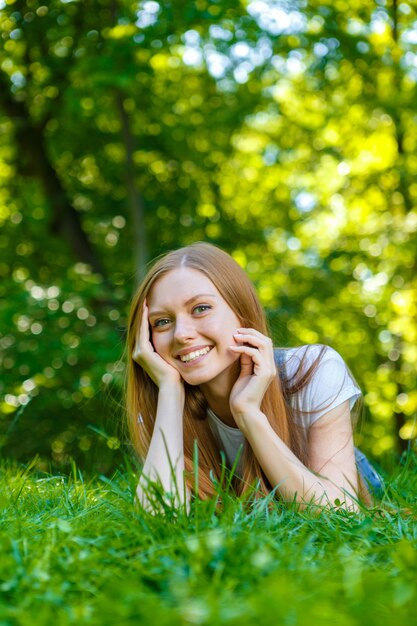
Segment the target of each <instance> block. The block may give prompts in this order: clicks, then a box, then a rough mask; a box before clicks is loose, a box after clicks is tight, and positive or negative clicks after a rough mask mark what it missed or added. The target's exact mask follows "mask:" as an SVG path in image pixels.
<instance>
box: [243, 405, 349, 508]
mask: <svg viewBox="0 0 417 626" xmlns="http://www.w3.org/2000/svg"><path fill="white" fill-rule="evenodd" d="M242 430H243V432H244V434H245V437H246V438H247V439H248V441H249V443H250V445H251V447H252V450H253V452H254V454H255V456H256V458H257V459H258V461H259V463H260V465H261V467H262V469H263V471H264V472H265V474H266V476H267V478H268V480H269V482H270V483H271V485H272V486H273V487H275V486H276V485H278V491H279V493H280V494H281V496H282V497H283V499H284V500H285V501H287V502H292V501H293V500H294V499H295V501H296V502H298V503H299V504H300V508H305V506H306V505H307V504H308V503H310V502H313V503H314V504H317V505H319V506H321V507H323V506H324V507H329V506H334V501H335V500H336V499H338V500H339V501H340V502H341V503H342V505H343V507H344V508H346V509H348V510H358V506H357V503H356V502H355V497H356V494H355V490H354V488H352V486H351V485H349V484H347V483H346V484H345V485H335V484H334V483H333V482H332V481H331V480H329V479H327V478H325V477H322V476H317V475H316V474H314V472H312V471H311V470H309V469H308V468H307V467H306V466H305V465H304V464H303V463H302V462H301V461H300V459H298V457H296V455H295V454H294V453H293V452H292V450H290V448H288V446H286V445H285V443H284V442H283V441H282V439H280V437H279V436H278V435H277V434H276V433H275V431H274V430H273V428H272V426H271V425H270V424H269V422H268V420H267V418H266V416H265V415H264V414H263V413H261V412H258V413H257V414H256V415H255V414H254V415H252V416H251V419H246V420H245V427H244V428H243V429H242ZM349 494H351V495H352V496H353V498H351V497H350V496H349Z"/></svg>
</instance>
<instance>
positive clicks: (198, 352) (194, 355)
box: [180, 346, 210, 363]
mask: <svg viewBox="0 0 417 626" xmlns="http://www.w3.org/2000/svg"><path fill="white" fill-rule="evenodd" d="M207 352H210V348H209V347H208V346H207V348H202V350H196V351H195V352H190V353H189V354H184V356H180V359H181V361H182V362H183V363H188V361H192V360H193V359H196V358H197V357H198V356H202V355H203V354H207Z"/></svg>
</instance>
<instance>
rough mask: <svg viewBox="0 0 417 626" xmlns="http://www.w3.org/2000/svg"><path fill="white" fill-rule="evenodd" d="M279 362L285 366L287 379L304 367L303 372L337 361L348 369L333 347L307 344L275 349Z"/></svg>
mask: <svg viewBox="0 0 417 626" xmlns="http://www.w3.org/2000/svg"><path fill="white" fill-rule="evenodd" d="M275 352H276V354H277V357H278V358H277V360H278V361H279V362H280V363H282V364H285V366H286V369H287V377H291V376H292V375H293V374H294V373H295V372H296V371H297V370H298V369H299V368H300V365H303V370H304V371H306V370H308V369H310V367H312V366H313V365H314V364H315V363H317V365H319V364H321V363H325V362H328V361H335V362H337V363H339V364H341V365H344V366H345V367H346V364H345V361H344V359H343V357H342V356H341V355H340V354H339V352H337V351H336V350H335V349H334V348H332V347H331V346H328V345H325V344H316V343H314V344H307V345H301V346H296V347H292V348H275Z"/></svg>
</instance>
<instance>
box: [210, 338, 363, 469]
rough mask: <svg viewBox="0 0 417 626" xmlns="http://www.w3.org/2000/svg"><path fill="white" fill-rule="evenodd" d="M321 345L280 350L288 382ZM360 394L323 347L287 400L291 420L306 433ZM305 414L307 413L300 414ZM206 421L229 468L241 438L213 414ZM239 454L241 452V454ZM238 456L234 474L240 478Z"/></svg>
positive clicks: (334, 354)
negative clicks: (309, 374)
mask: <svg viewBox="0 0 417 626" xmlns="http://www.w3.org/2000/svg"><path fill="white" fill-rule="evenodd" d="M321 349H322V346H316V345H311V346H301V347H299V348H288V349H286V350H285V351H284V359H285V368H286V377H287V378H289V379H290V380H291V378H292V376H293V375H294V374H295V372H296V371H297V368H298V366H299V365H300V362H301V359H302V358H303V356H305V361H304V367H303V369H304V371H305V370H306V369H308V368H309V367H310V365H312V364H313V362H314V361H315V359H316V358H317V357H318V355H319V353H320V350H321ZM360 395H361V391H360V389H359V387H358V386H357V385H356V383H355V382H354V380H353V379H352V377H351V375H350V373H349V370H348V369H347V367H346V364H345V362H344V360H343V359H342V357H341V356H340V354H339V353H338V352H336V350H333V348H330V347H328V346H326V348H325V351H324V353H323V354H322V357H321V360H320V362H319V365H318V367H317V369H316V370H315V372H314V374H313V375H312V377H311V378H310V380H309V382H308V383H307V384H306V385H305V386H304V387H303V388H302V389H301V390H300V391H299V392H297V393H296V394H294V395H293V396H292V397H291V398H290V402H291V406H292V408H293V411H294V420H295V421H296V422H297V423H298V424H300V425H301V426H302V427H303V428H304V429H306V431H307V430H308V428H309V427H310V426H311V425H312V424H314V422H315V421H317V420H318V419H319V418H320V417H321V416H322V415H324V414H325V413H327V412H328V411H330V410H331V409H334V408H335V407H337V406H339V404H342V402H345V401H346V400H349V403H350V408H352V407H353V405H354V403H355V402H356V400H357V399H358V397H359V396H360ZM303 411H308V413H307V414H306V413H303ZM207 418H208V421H209V424H210V427H211V429H212V431H213V434H214V436H215V437H216V439H217V440H218V442H219V445H220V449H221V450H223V451H224V453H225V455H226V459H227V465H228V467H232V465H233V463H234V461H235V459H236V454H237V452H238V450H239V446H241V445H242V444H244V443H245V437H244V435H243V433H242V432H241V431H240V430H239V429H238V428H232V427H231V426H227V425H226V424H224V423H223V422H222V421H221V420H220V419H219V418H218V417H217V415H215V413H213V411H212V410H211V409H210V408H208V409H207ZM241 454H242V453H241ZM241 473H242V456H241V457H240V460H239V463H238V466H237V470H236V474H237V475H240V476H241Z"/></svg>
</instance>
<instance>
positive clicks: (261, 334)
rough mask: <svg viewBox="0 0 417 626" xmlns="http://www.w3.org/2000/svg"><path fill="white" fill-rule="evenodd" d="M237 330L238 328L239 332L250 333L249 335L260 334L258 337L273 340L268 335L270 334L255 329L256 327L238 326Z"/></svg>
mask: <svg viewBox="0 0 417 626" xmlns="http://www.w3.org/2000/svg"><path fill="white" fill-rule="evenodd" d="M236 330H237V332H238V333H245V334H248V335H255V336H258V337H263V338H264V339H269V340H270V341H271V338H270V337H268V335H264V334H263V333H261V332H260V331H259V330H255V329H254V328H237V329H236Z"/></svg>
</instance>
